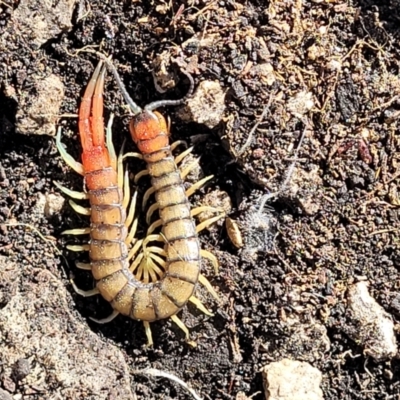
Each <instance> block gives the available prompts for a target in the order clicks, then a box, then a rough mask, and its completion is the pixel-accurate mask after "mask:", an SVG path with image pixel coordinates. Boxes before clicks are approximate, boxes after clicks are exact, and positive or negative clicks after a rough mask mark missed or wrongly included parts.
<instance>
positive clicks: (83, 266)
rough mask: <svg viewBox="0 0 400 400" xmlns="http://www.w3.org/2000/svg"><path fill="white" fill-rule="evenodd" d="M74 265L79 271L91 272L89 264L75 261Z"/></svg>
mask: <svg viewBox="0 0 400 400" xmlns="http://www.w3.org/2000/svg"><path fill="white" fill-rule="evenodd" d="M75 265H76V267H77V268H79V269H84V270H86V271H91V270H92V265H91V264H89V263H82V262H79V261H77V262H76V263H75Z"/></svg>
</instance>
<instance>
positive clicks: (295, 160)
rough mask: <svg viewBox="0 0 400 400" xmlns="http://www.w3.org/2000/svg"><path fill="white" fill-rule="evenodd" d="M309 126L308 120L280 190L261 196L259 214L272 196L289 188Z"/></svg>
mask: <svg viewBox="0 0 400 400" xmlns="http://www.w3.org/2000/svg"><path fill="white" fill-rule="evenodd" d="M307 128H308V122H306V123H305V127H304V130H303V133H302V134H301V137H300V141H299V144H298V145H297V147H296V150H295V152H294V157H293V158H294V161H293V162H292V164H291V165H290V167H289V169H288V172H287V174H286V178H285V180H284V181H283V183H282V185H281V187H280V188H279V190H278V191H277V192H274V193H268V194H265V195H264V196H262V197H261V202H260V208H259V209H258V213H259V214H261V213H262V211H263V209H264V207H265V203H266V202H267V201H268V200H269V199H271V198H273V197H275V196H277V195H278V194H279V193H280V192H282V191H283V190H285V189H286V188H287V186H288V184H289V182H290V179H291V178H292V175H293V171H294V167H295V165H296V162H297V155H298V153H299V150H300V147H301V145H302V144H303V140H304V137H305V135H306V131H307Z"/></svg>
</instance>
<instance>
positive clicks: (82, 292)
mask: <svg viewBox="0 0 400 400" xmlns="http://www.w3.org/2000/svg"><path fill="white" fill-rule="evenodd" d="M70 282H71V285H72V287H73V288H74V290H75V292H76V293H78V294H79V295H81V296H83V297H91V296H95V295H96V294H99V293H100V292H99V289H97V288H94V289H91V290H82V289H79V288H78V286H76V284H75V282H74V281H73V279H71V280H70Z"/></svg>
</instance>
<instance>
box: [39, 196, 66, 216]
mask: <svg viewBox="0 0 400 400" xmlns="http://www.w3.org/2000/svg"><path fill="white" fill-rule="evenodd" d="M64 203H65V198H64V197H63V196H61V195H59V194H54V193H49V194H46V204H45V206H44V215H45V216H46V217H47V218H49V217H52V216H53V215H56V214H58V213H59V212H60V211H61V209H62V208H63V206H64Z"/></svg>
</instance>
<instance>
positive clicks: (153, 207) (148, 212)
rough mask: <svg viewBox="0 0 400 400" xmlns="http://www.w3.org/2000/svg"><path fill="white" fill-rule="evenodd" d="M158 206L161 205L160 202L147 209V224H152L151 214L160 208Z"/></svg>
mask: <svg viewBox="0 0 400 400" xmlns="http://www.w3.org/2000/svg"><path fill="white" fill-rule="evenodd" d="M158 207H159V206H158V203H154V204H152V205H151V206H150V207H149V209H148V210H147V213H146V223H147V225H150V220H151V216H152V215H153V213H154V211H156V210H158Z"/></svg>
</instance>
